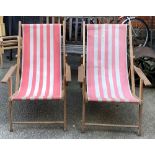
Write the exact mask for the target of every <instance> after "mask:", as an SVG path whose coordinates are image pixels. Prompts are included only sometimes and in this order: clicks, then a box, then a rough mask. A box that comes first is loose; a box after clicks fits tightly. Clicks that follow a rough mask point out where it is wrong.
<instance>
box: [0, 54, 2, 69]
mask: <svg viewBox="0 0 155 155" xmlns="http://www.w3.org/2000/svg"><path fill="white" fill-rule="evenodd" d="M0 63H1V68H3V55H2V53H1V54H0Z"/></svg>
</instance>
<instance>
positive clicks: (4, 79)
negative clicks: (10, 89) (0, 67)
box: [1, 65, 17, 83]
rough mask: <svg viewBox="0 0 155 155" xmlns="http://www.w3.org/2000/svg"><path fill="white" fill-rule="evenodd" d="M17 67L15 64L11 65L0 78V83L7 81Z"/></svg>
mask: <svg viewBox="0 0 155 155" xmlns="http://www.w3.org/2000/svg"><path fill="white" fill-rule="evenodd" d="M16 68H17V65H14V66H11V67H10V69H9V70H8V72H7V73H6V74H5V76H4V77H3V79H2V80H1V82H2V83H7V82H8V80H9V79H10V78H11V76H12V75H13V73H14V72H15V70H16Z"/></svg>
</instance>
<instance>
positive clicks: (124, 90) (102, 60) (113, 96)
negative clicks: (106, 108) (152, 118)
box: [78, 23, 150, 135]
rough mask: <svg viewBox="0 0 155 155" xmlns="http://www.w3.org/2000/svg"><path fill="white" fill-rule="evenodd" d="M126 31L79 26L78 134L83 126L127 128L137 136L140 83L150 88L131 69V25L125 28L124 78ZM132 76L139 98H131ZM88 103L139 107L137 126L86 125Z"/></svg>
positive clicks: (108, 26)
mask: <svg viewBox="0 0 155 155" xmlns="http://www.w3.org/2000/svg"><path fill="white" fill-rule="evenodd" d="M85 26H87V53H86V52H85V32H86V30H85ZM127 29H128V28H127V25H125V24H87V25H85V23H83V30H84V31H83V61H82V64H81V66H79V68H78V81H79V82H81V83H82V93H83V106H82V131H84V130H85V128H86V126H106V127H129V128H137V129H138V135H141V123H142V108H143V83H144V84H145V85H150V81H149V80H148V79H147V77H146V76H145V75H144V74H143V72H142V71H141V70H140V69H139V68H137V67H136V66H134V55H133V47H132V32H131V23H130V24H129V44H130V47H129V53H130V74H129V75H128V67H127ZM85 55H86V56H85ZM85 57H86V58H85ZM85 59H86V60H85ZM134 72H136V73H137V74H138V75H139V77H140V92H139V97H137V96H136V94H135V83H134ZM85 74H86V75H85ZM129 76H130V78H131V90H132V91H131V90H130V85H129V78H128V77H129ZM90 101H91V102H112V103H114V102H116V103H124V104H126V103H134V104H135V105H136V106H138V107H139V114H138V123H137V124H135V125H123V124H100V123H91V122H86V116H85V115H86V114H85V109H86V103H88V102H90Z"/></svg>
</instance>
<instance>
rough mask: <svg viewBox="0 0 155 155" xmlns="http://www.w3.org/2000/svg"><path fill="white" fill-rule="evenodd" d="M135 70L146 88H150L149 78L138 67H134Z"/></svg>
mask: <svg viewBox="0 0 155 155" xmlns="http://www.w3.org/2000/svg"><path fill="white" fill-rule="evenodd" d="M134 70H135V72H136V73H137V75H138V76H139V77H140V79H142V80H143V81H144V85H145V86H150V85H151V82H150V81H149V80H148V78H147V77H146V76H145V74H144V73H143V72H142V70H141V69H140V68H138V67H136V66H134Z"/></svg>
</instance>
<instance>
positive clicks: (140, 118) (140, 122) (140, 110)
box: [138, 103, 143, 136]
mask: <svg viewBox="0 0 155 155" xmlns="http://www.w3.org/2000/svg"><path fill="white" fill-rule="evenodd" d="M138 110H139V114H138V124H139V128H138V136H141V134H142V113H143V103H141V104H140V105H139V107H138Z"/></svg>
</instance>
